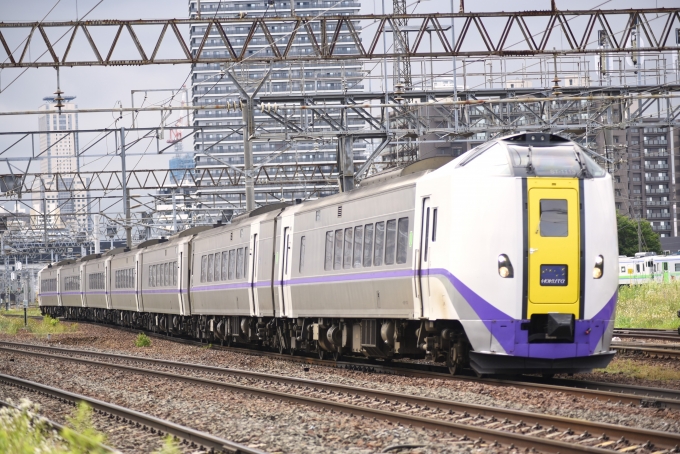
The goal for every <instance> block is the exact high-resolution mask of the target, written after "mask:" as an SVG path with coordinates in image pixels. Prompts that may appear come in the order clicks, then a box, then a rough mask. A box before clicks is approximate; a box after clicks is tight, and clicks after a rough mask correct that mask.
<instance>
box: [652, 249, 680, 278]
mask: <svg viewBox="0 0 680 454" xmlns="http://www.w3.org/2000/svg"><path fill="white" fill-rule="evenodd" d="M652 261H653V264H654V268H653V272H654V282H659V283H669V282H673V281H675V280H678V279H680V255H657V256H656V257H653V260H652Z"/></svg>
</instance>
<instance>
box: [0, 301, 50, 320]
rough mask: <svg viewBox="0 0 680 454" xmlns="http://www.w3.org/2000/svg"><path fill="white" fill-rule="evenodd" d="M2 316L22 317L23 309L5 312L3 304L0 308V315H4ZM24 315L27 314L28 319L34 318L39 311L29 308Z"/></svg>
mask: <svg viewBox="0 0 680 454" xmlns="http://www.w3.org/2000/svg"><path fill="white" fill-rule="evenodd" d="M4 314H8V315H24V309H23V308H21V309H10V310H8V311H6V310H5V305H4V304H3V305H2V306H1V307H0V315H4ZM26 314H27V315H28V316H29V317H32V316H36V315H40V309H39V308H37V307H29V308H28V310H27V311H26Z"/></svg>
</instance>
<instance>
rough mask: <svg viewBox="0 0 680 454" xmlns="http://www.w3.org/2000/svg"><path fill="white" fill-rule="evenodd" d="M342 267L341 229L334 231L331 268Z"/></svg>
mask: <svg viewBox="0 0 680 454" xmlns="http://www.w3.org/2000/svg"><path fill="white" fill-rule="evenodd" d="M341 267H342V230H336V231H335V256H334V259H333V269H334V270H339V269H340V268H341Z"/></svg>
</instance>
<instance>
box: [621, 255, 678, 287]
mask: <svg viewBox="0 0 680 454" xmlns="http://www.w3.org/2000/svg"><path fill="white" fill-rule="evenodd" d="M640 254H641V255H639V256H637V255H636V257H619V285H638V284H648V283H650V282H660V283H668V282H672V281H675V280H676V279H680V255H654V254H652V253H647V254H646V255H642V253H640Z"/></svg>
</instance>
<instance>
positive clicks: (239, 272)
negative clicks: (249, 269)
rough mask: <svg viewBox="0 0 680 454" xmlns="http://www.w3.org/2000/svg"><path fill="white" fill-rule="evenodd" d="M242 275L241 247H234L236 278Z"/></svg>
mask: <svg viewBox="0 0 680 454" xmlns="http://www.w3.org/2000/svg"><path fill="white" fill-rule="evenodd" d="M242 277H243V248H238V249H236V279H241V278H242Z"/></svg>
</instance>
